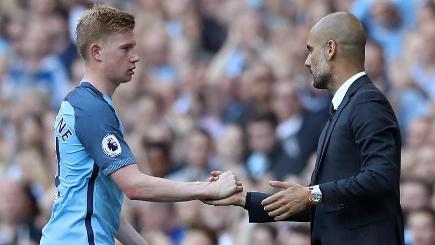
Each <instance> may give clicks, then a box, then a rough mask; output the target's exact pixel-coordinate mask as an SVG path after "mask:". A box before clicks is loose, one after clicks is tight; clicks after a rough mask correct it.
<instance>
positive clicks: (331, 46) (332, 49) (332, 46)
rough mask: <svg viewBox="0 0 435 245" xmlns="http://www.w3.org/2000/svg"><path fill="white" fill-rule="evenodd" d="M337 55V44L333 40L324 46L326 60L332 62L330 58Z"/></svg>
mask: <svg viewBox="0 0 435 245" xmlns="http://www.w3.org/2000/svg"><path fill="white" fill-rule="evenodd" d="M336 53H337V43H336V42H335V41H334V40H329V41H328V43H327V44H326V57H327V58H328V60H332V58H333V57H334V56H335V54H336Z"/></svg>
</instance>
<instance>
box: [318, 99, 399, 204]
mask: <svg viewBox="0 0 435 245" xmlns="http://www.w3.org/2000/svg"><path fill="white" fill-rule="evenodd" d="M349 128H350V130H349V131H350V133H351V134H352V137H353V138H354V141H355V144H356V145H357V147H358V149H359V152H360V154H361V169H360V171H359V173H357V174H356V175H354V176H352V177H350V178H347V179H341V180H338V181H332V182H327V183H324V184H321V185H320V189H321V191H322V194H323V200H322V203H323V204H324V205H326V206H328V205H337V204H340V205H341V204H344V205H346V204H350V203H352V202H358V201H362V200H368V199H372V198H376V197H380V196H382V195H386V194H392V193H394V192H398V184H399V178H400V148H401V140H400V131H399V127H398V124H397V121H396V118H395V115H394V113H393V110H392V109H391V106H390V105H389V103H388V101H387V100H386V99H385V97H384V96H383V95H382V94H380V93H379V92H377V93H375V92H371V93H366V94H363V95H362V96H358V98H355V104H354V107H353V108H352V112H351V117H350V121H349ZM342 154H345V153H344V152H343V153H342ZM397 194H398V193H397Z"/></svg>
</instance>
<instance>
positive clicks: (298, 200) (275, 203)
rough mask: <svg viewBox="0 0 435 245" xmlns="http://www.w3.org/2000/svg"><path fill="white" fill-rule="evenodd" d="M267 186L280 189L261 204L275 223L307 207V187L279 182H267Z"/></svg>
mask: <svg viewBox="0 0 435 245" xmlns="http://www.w3.org/2000/svg"><path fill="white" fill-rule="evenodd" d="M269 185H270V186H272V187H275V188H279V189H282V191H280V192H278V193H276V194H274V195H272V196H270V197H268V198H266V199H264V200H263V201H262V202H261V205H263V206H264V210H265V211H267V212H269V213H268V214H269V216H270V217H273V218H274V219H275V220H276V221H281V220H285V219H287V218H288V217H290V216H292V215H294V214H297V213H299V212H301V211H302V210H304V209H305V208H306V207H307V206H308V193H309V189H308V187H304V186H301V185H298V184H291V183H288V182H280V181H269Z"/></svg>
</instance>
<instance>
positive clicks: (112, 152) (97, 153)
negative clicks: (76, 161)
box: [75, 105, 136, 176]
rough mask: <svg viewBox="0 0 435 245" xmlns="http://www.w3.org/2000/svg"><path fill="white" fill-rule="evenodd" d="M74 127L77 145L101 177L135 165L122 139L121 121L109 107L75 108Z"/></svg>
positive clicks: (133, 158) (131, 154)
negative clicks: (78, 144)
mask: <svg viewBox="0 0 435 245" xmlns="http://www.w3.org/2000/svg"><path fill="white" fill-rule="evenodd" d="M75 128H76V132H77V137H78V138H79V140H80V142H81V143H82V144H83V146H84V147H85V149H86V151H87V152H88V153H89V155H90V156H91V157H92V158H93V159H94V161H95V163H96V164H97V166H98V167H99V168H100V169H101V171H102V173H103V174H104V175H106V176H107V175H110V174H111V173H113V172H115V171H116V170H118V169H120V168H122V167H124V166H127V165H129V164H133V163H136V159H135V157H134V155H133V153H132V152H131V150H130V148H129V146H128V144H127V142H125V140H124V136H123V134H122V131H121V128H120V122H119V121H118V118H117V117H116V115H115V112H114V111H112V110H111V109H110V107H109V106H98V107H97V106H95V105H91V106H89V107H88V108H80V109H78V110H77V112H76V125H75Z"/></svg>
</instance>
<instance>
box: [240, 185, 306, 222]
mask: <svg viewBox="0 0 435 245" xmlns="http://www.w3.org/2000/svg"><path fill="white" fill-rule="evenodd" d="M269 196H271V195H270V194H265V193H260V192H248V194H247V196H246V200H245V202H246V203H245V209H246V210H248V214H249V222H250V223H266V222H275V220H274V219H273V218H272V217H270V216H269V214H268V212H267V211H265V210H264V207H263V205H261V202H262V201H263V200H264V199H266V198H268V197H269ZM287 221H296V222H308V221H310V210H309V208H306V209H305V210H303V211H302V212H300V213H297V214H295V215H293V216H290V217H289V218H287Z"/></svg>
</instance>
